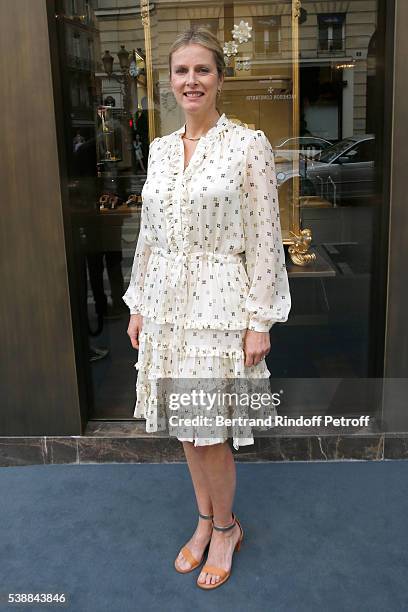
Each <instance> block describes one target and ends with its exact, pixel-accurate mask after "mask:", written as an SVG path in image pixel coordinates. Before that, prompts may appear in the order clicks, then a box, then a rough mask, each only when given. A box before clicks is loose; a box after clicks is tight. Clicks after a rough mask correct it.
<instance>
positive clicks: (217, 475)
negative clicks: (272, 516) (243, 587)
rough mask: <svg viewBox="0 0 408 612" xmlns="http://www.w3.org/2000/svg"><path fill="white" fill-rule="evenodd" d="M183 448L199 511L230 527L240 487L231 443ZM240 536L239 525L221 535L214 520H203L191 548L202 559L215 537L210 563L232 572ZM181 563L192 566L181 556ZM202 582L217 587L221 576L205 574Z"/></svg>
mask: <svg viewBox="0 0 408 612" xmlns="http://www.w3.org/2000/svg"><path fill="white" fill-rule="evenodd" d="M183 447H184V453H185V455H186V459H187V463H188V467H189V470H190V474H191V478H192V481H193V486H194V492H195V495H196V499H197V506H198V509H199V511H200V512H201V513H202V514H213V515H214V523H215V525H217V526H219V527H224V526H227V525H230V524H231V522H232V514H231V511H232V505H233V501H234V495H235V487H236V470H235V463H234V457H233V455H232V452H231V449H230V447H229V445H228V442H224V443H222V444H211V445H209V446H194V445H193V443H192V442H183ZM239 536H240V530H239V527H238V525H236V526H235V527H234V529H231V530H229V531H227V532H220V531H216V530H212V524H211V521H208V520H205V519H201V518H200V519H199V522H198V525H197V529H196V531H195V533H194V534H193V536H192V538H191V540H190V541H189V542H188V543H187V546H188V548H189V549H190V550H191V552H192V554H193V556H194V557H195V558H196V559H200V558H201V556H202V554H203V551H204V549H205V547H206V545H207V543H208V541H209V540H210V538H211V544H210V548H209V552H208V558H207V563H208V564H209V565H215V566H217V567H221V568H223V569H225V570H227V571H228V570H229V569H230V567H231V559H232V554H233V552H234V548H235V544H236V543H237V541H238V539H239ZM177 564H178V565H179V566H180V568H181V569H188V568H189V567H190V564H189V563H188V561H187V560H186V559H184V557H183V555H182V554H181V553H180V554H179V556H178V557H177ZM198 580H199V582H203V583H204V582H205V583H206V584H214V583H215V582H218V580H219V577H218V576H216V575H213V574H210V573H205V572H201V574H200V576H199V578H198Z"/></svg>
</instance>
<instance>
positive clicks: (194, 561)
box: [174, 512, 213, 574]
mask: <svg viewBox="0 0 408 612" xmlns="http://www.w3.org/2000/svg"><path fill="white" fill-rule="evenodd" d="M198 516H200V517H201V518H202V519H206V520H210V521H212V519H213V515H212V514H201V512H199V513H198ZM209 545H210V542H208V544H207V546H206V547H205V549H204V552H203V554H202V556H201V559H200V561H197V559H196V558H195V557H194V556H193V554H192V553H191V551H190V549H189V548H187V546H183V548H182V549H181V551H180V552H181V553H182V554H183V557H184V558H185V560H186V561H188V562H189V564H190V566H191V567H189V568H188V569H180V568H179V567H177V565H176V563H177V558H176V559H175V561H174V567H175V568H176V571H178V573H179V574H189V573H190V572H192V571H193V570H195V569H196V568H197V567H198V566H199V565H201V563H202V562H203V560H204V555H205V553H206V552H207V550H208V547H209ZM179 554H180V553H179ZM177 557H178V555H177Z"/></svg>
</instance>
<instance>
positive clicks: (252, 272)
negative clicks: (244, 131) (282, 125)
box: [243, 130, 291, 332]
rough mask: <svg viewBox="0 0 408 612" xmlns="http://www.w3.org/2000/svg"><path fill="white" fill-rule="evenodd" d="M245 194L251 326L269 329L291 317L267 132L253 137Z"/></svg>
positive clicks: (255, 328) (248, 155) (273, 167)
mask: <svg viewBox="0 0 408 612" xmlns="http://www.w3.org/2000/svg"><path fill="white" fill-rule="evenodd" d="M245 173H246V174H245V178H244V185H243V189H244V193H243V218H244V234H245V256H246V266H247V274H248V277H249V282H250V289H249V294H248V297H247V300H246V308H247V310H248V312H249V324H248V329H249V330H252V331H258V332H268V331H269V330H270V328H271V327H272V325H274V324H275V323H277V322H282V323H283V322H285V321H287V319H288V315H289V311H290V307H291V298H290V292H289V282H288V276H287V272H286V264H285V251H284V248H283V243H282V232H281V226H280V215H279V203H278V190H277V181H276V172H275V160H274V156H273V150H272V146H271V144H270V142H269V140H268V139H267V138H266V136H265V134H264V132H262V131H261V130H258V131H256V132H255V133H254V134H253V136H251V139H250V144H249V147H248V150H247V158H246V170H245Z"/></svg>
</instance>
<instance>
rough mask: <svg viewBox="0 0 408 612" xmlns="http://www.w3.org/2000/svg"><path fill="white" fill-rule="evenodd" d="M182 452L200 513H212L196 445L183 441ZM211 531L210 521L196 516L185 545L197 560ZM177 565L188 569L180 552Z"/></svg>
mask: <svg viewBox="0 0 408 612" xmlns="http://www.w3.org/2000/svg"><path fill="white" fill-rule="evenodd" d="M182 444H183V448H184V454H185V456H186V459H187V464H188V468H189V470H190V475H191V480H192V481H193V487H194V492H195V496H196V500H197V507H198V510H199V511H200V512H201V514H206V515H211V514H213V508H212V504H211V498H210V493H209V488H208V481H207V478H206V475H205V473H204V471H203V468H202V467H201V461H200V456H199V454H198V453H197V452H196V447H194V444H193V443H192V442H183V443H182ZM211 532H212V522H211V521H210V520H208V519H202V518H200V517H199V518H198V525H197V528H196V530H195V532H194V534H193V536H192V537H191V539H190V540H189V541H188V542H187V543H186V546H187V547H188V548H189V550H190V551H191V554H192V555H193V556H194V557H195V558H196V559H197V560H198V559H201V557H202V555H203V552H204V550H205V547H206V546H207V544H208V542H209V541H210V537H211ZM177 565H178V566H179V567H180V569H189V568H190V567H191V565H190V563H189V562H188V561H187V560H186V559H184V557H183V555H182V553H181V552H180V553H179V555H178V557H177Z"/></svg>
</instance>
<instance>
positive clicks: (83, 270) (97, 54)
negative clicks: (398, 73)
mask: <svg viewBox="0 0 408 612" xmlns="http://www.w3.org/2000/svg"><path fill="white" fill-rule="evenodd" d="M112 4H114V6H113V5H112ZM380 4H381V2H380V0H378V2H376V1H373V0H351V1H350V2H348V3H347V7H345V5H344V3H342V2H337V3H336V2H334V3H333V2H332V1H328V0H322V1H321V2H319V3H316V2H312V1H311V0H303V1H300V0H282V1H272V2H248V3H241V2H240V3H238V2H231V3H225V2H215V3H214V2H212V3H209V2H206V1H201V2H193V3H189V4H188V6H187V5H180V4H179V3H176V2H175V3H168V2H165V3H164V2H160V0H159V1H158V2H155V3H152V2H149V1H148V0H141V1H140V2H131V1H129V0H121V1H120V2H116V3H107V2H104V1H103V0H90V1H88V2H85V1H83V2H77V3H76V5H75V6H76V9H75V12H73V10H72V3H69V2H65V1H62V0H61V1H60V2H56V7H57V10H56V21H57V24H58V34H59V50H58V53H59V62H60V70H61V83H62V87H63V92H64V105H65V106H64V111H63V114H64V129H65V136H66V143H67V144H66V166H67V174H68V188H69V210H67V211H66V212H67V218H69V220H70V227H71V231H72V235H73V240H72V243H73V244H74V245H75V257H74V260H75V266H76V271H75V272H74V276H75V275H76V276H77V278H78V279H79V278H80V279H82V280H81V283H79V285H80V286H81V287H82V289H81V291H79V289H78V288H77V289H76V292H77V293H76V299H77V304H78V308H79V310H80V312H81V320H82V321H85V323H84V325H83V327H82V330H81V331H80V332H79V331H78V333H80V334H83V333H84V332H83V329H84V328H86V329H88V330H90V333H89V337H88V338H87V341H88V345H89V355H90V357H89V367H90V380H91V383H90V387H91V390H90V393H89V397H90V411H91V413H92V414H93V416H94V417H95V418H111V417H116V418H124V419H126V418H131V415H132V410H133V405H134V382H135V381H134V378H133V377H132V376H133V372H132V371H131V370H129V367H131V366H132V365H133V364H134V363H135V362H136V359H137V356H136V354H135V351H134V350H133V349H131V348H129V347H128V344H127V338H126V326H127V322H128V310H127V309H126V308H124V304H123V301H122V300H121V297H120V296H121V295H123V294H124V293H125V291H126V287H127V286H128V283H129V279H130V274H131V267H132V261H133V256H134V252H135V248H136V243H137V238H138V234H139V228H140V221H141V208H142V197H141V193H142V189H143V186H144V183H145V181H146V175H147V171H148V161H149V147H150V144H151V143H152V141H153V140H154V139H155V138H157V137H161V136H164V135H167V134H170V133H172V132H174V131H176V130H178V129H179V128H180V126H181V125H183V123H184V120H183V117H182V115H181V114H180V109H179V108H178V106H177V104H176V103H175V99H174V96H173V93H172V91H171V87H170V81H169V73H168V61H167V59H168V58H167V56H168V49H169V47H170V45H171V43H172V41H173V40H174V39H175V37H176V35H177V34H178V33H180V32H182V31H184V30H185V29H187V28H188V27H190V26H191V25H203V26H205V27H207V28H208V29H210V30H211V31H213V33H214V34H216V36H217V37H218V39H219V40H220V41H221V42H222V45H223V50H224V57H225V61H226V66H227V67H226V72H225V81H224V86H223V91H222V95H221V97H220V99H219V102H218V110H219V112H220V114H223V113H225V116H226V117H227V118H228V120H229V121H232V122H234V123H237V124H241V125H244V126H246V127H248V128H250V129H253V130H262V131H263V132H264V133H265V135H266V136H267V138H268V140H269V141H270V143H271V144H272V147H273V151H274V157H275V164H276V176H277V184H278V195H279V207H280V220H281V226H282V231H283V237H284V244H285V247H286V260H287V267H288V274H289V280H290V285H291V293H292V311H291V314H290V317H289V320H288V323H287V325H285V326H282V327H279V326H276V327H275V328H274V329H273V330H272V332H271V334H272V341H273V342H274V343H275V350H274V351H272V352H271V355H270V356H269V360H270V361H269V363H268V366H270V367H271V368H272V369H273V371H274V373H275V374H276V375H277V376H283V377H289V376H305V377H306V376H310V377H316V378H319V377H325V376H334V377H336V376H342V375H345V376H350V377H355V376H369V375H374V374H375V372H376V370H375V368H376V366H375V363H378V360H377V359H376V349H375V346H376V342H377V339H379V338H380V337H381V335H382V333H383V330H382V329H381V328H379V327H378V326H377V327H376V328H375V329H374V328H372V321H374V320H375V317H374V314H373V313H375V312H376V311H377V310H381V308H380V304H379V302H378V300H380V299H382V297H381V296H380V295H378V292H377V293H376V292H375V291H374V290H373V286H375V279H376V274H377V271H376V270H375V268H374V264H373V262H374V259H373V251H374V250H375V240H376V238H375V236H376V234H375V232H376V228H377V227H378V223H379V220H378V215H379V208H378V206H377V204H378V201H379V198H380V197H381V193H382V191H381V190H382V167H383V166H382V157H381V156H382V151H381V150H380V147H379V146H378V142H381V140H379V130H381V129H383V125H382V123H383V121H382V116H381V108H380V106H379V102H378V96H375V95H373V93H375V92H376V90H377V89H378V88H379V87H381V86H382V83H381V78H382V73H380V72H379V71H378V69H379V66H381V62H382V57H381V53H382V47H381V45H380V44H378V41H379V40H381V37H382V36H383V32H384V28H385V24H384V23H378V10H379V9H378V7H379V6H380ZM375 41H377V44H375ZM158 180H159V179H158ZM383 265H384V266H385V265H386V262H385V261H384V262H383ZM373 283H374V284H373ZM121 292H122V293H121ZM378 341H379V340H378ZM339 410H340V411H341V408H339Z"/></svg>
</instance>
